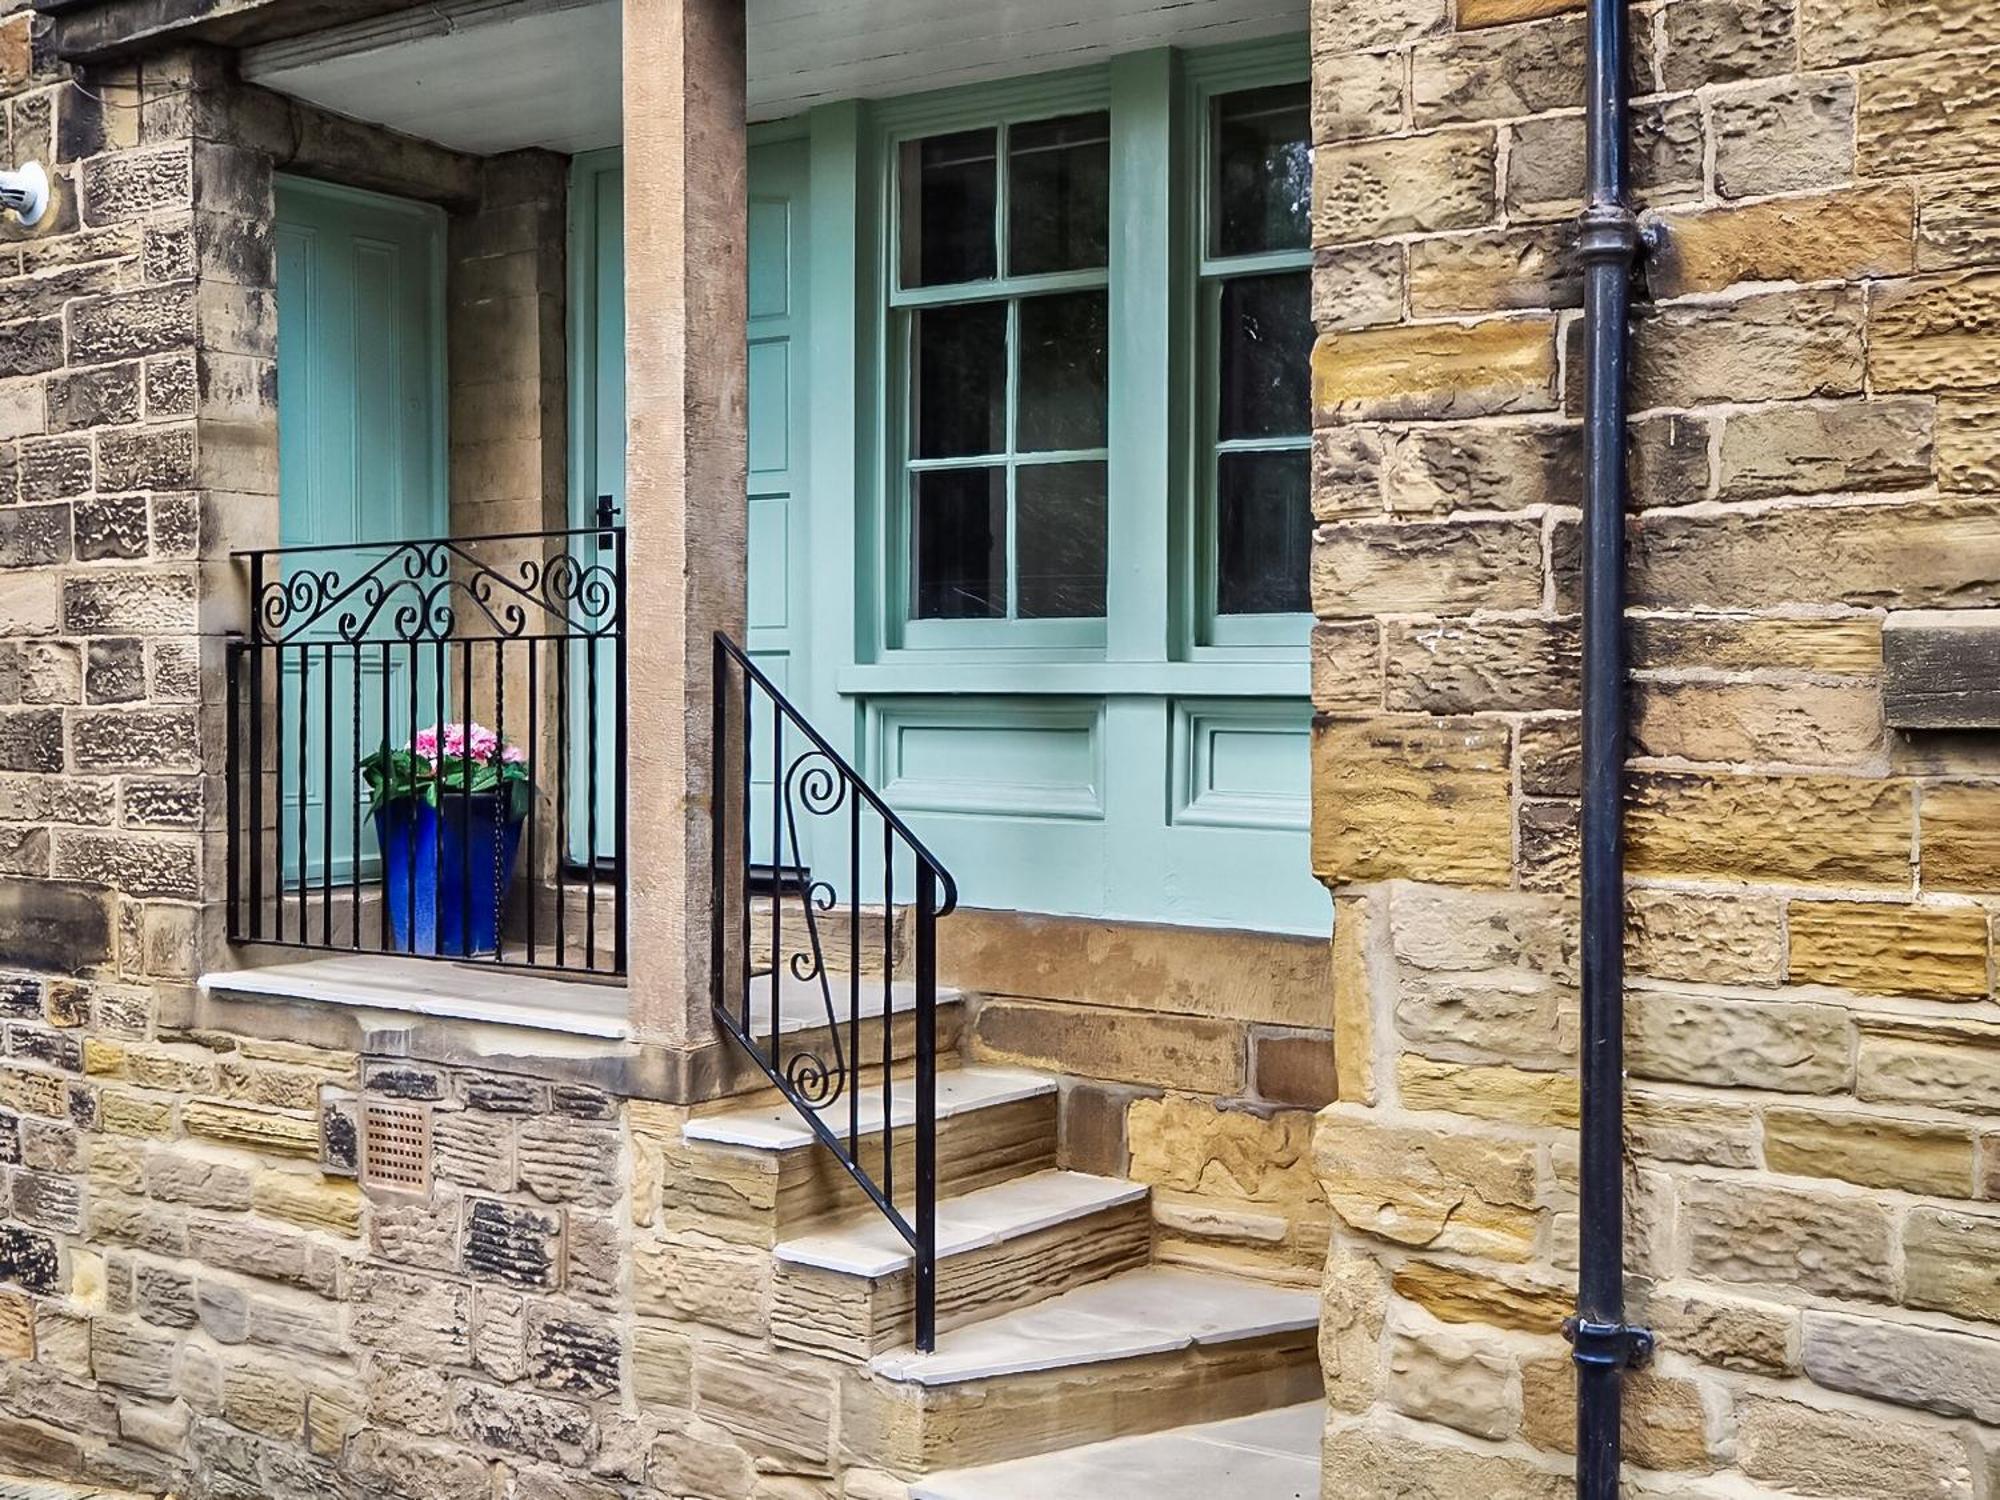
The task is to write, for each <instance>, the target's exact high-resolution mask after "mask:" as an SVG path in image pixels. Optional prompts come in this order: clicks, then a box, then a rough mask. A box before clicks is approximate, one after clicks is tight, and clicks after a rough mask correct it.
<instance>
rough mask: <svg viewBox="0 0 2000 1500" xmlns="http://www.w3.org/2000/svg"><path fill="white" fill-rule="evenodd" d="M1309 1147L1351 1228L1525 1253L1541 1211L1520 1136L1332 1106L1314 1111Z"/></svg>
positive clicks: (1449, 1247)
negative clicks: (1381, 1118) (1439, 1127)
mask: <svg viewBox="0 0 2000 1500" xmlns="http://www.w3.org/2000/svg"><path fill="white" fill-rule="evenodd" d="M1313 1154H1314V1162H1315V1164H1316V1168H1317V1171H1318V1173H1319V1178H1320V1182H1321V1185H1322V1187H1323V1188H1324V1189H1325V1192H1326V1196H1327V1201H1328V1202H1329V1203H1330V1204H1332V1206H1333V1210H1334V1212H1335V1213H1336V1214H1337V1215H1339V1217H1340V1219H1341V1221H1342V1222H1343V1223H1345V1224H1346V1225H1347V1226H1348V1227H1349V1228H1350V1229H1353V1230H1355V1231H1356V1232H1358V1233H1362V1234H1367V1235H1372V1236H1374V1237H1375V1238H1377V1239H1383V1240H1387V1241H1389V1242H1390V1243H1391V1244H1398V1245H1407V1246H1412V1247H1423V1248H1428V1249H1433V1250H1438V1251H1443V1252H1446V1253H1459V1254H1468V1255H1483V1256H1486V1257H1488V1258H1490V1259H1493V1260H1502V1261H1521V1260H1525V1259H1527V1257H1528V1255H1529V1253H1530V1250H1531V1247H1532V1245H1533V1243H1534V1239H1535V1234H1536V1230H1537V1226H1538V1224H1539V1219H1540V1216H1539V1214H1538V1212H1537V1211H1536V1209H1535V1206H1534V1205H1535V1195H1536V1188H1535V1184H1536V1177H1537V1152H1536V1147H1535V1145H1534V1143H1533V1141H1532V1140H1531V1139H1530V1138H1528V1137H1526V1136H1519V1137H1516V1136H1506V1135H1494V1136H1489V1135H1480V1136H1471V1135H1462V1134H1459V1135H1454V1134H1443V1133H1439V1132H1436V1131H1433V1130H1429V1129H1425V1128H1422V1127H1416V1126H1405V1125H1389V1124H1383V1123H1380V1122H1377V1121H1376V1120H1374V1119H1372V1118H1370V1117H1369V1116H1368V1114H1367V1112H1366V1111H1365V1110H1358V1109H1351V1108H1350V1107H1349V1106H1346V1105H1339V1104H1336V1105H1334V1106H1333V1107H1332V1108H1330V1109H1328V1110H1325V1111H1323V1112H1322V1113H1321V1114H1320V1116H1319V1125H1318V1128H1317V1130H1316V1132H1315V1135H1314V1140H1313Z"/></svg>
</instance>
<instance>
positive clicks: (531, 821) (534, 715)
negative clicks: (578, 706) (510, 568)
mask: <svg viewBox="0 0 2000 1500" xmlns="http://www.w3.org/2000/svg"><path fill="white" fill-rule="evenodd" d="M541 659H542V643H541V641H540V639H539V638H535V637H530V638H529V641H528V777H529V782H530V786H529V791H528V829H527V834H528V962H529V963H530V964H533V963H534V961H535V911H536V908H537V907H539V906H540V905H541V904H542V866H541V860H540V857H539V856H538V854H537V852H536V849H535V814H536V812H537V811H539V808H538V806H537V804H538V803H540V802H541V800H542V799H541V796H540V794H539V793H538V792H537V791H535V790H534V787H533V781H534V778H535V777H537V776H539V775H540V774H541V765H540V763H539V762H540V758H541V754H542V741H541V724H542V703H541V691H542V690H541V671H540V665H541ZM556 957H557V959H558V960H559V961H560V959H561V957H562V955H561V954H557V955H556Z"/></svg>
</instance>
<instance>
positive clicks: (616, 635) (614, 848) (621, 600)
mask: <svg viewBox="0 0 2000 1500" xmlns="http://www.w3.org/2000/svg"><path fill="white" fill-rule="evenodd" d="M611 546H612V561H613V563H614V567H613V569H612V574H613V576H614V577H615V578H616V579H617V582H618V597H617V599H616V600H614V601H613V603H612V608H611V628H612V636H611V668H612V671H613V672H614V673H615V674H616V676H617V681H616V683H615V684H614V685H613V688H612V692H613V695H614V699H615V701H614V704H613V711H612V722H613V723H614V724H615V725H616V726H617V729H616V735H617V745H616V755H617V759H616V761H615V762H614V763H613V765H612V767H611V785H612V787H613V807H612V818H613V820H614V821H613V825H612V835H611V900H612V917H613V920H614V922H615V923H616V926H614V927H613V929H612V933H611V967H612V968H613V969H614V970H615V971H616V972H618V973H620V974H623V973H624V972H625V859H626V854H627V852H628V851H627V848H626V843H625V830H626V828H627V826H628V824H627V820H626V817H625V789H626V787H627V786H628V785H629V784H630V779H631V778H630V773H629V771H628V770H627V767H626V757H627V755H628V754H629V751H630V748H631V737H630V735H629V733H628V729H629V725H628V723H627V710H628V708H629V705H630V701H631V700H630V697H629V694H628V690H627V687H626V683H625V528H624V527H622V526H621V527H619V528H618V529H617V530H616V531H614V532H613V533H612V534H611Z"/></svg>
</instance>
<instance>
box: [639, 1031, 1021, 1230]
mask: <svg viewBox="0 0 2000 1500" xmlns="http://www.w3.org/2000/svg"><path fill="white" fill-rule="evenodd" d="M937 1108H938V1138H937V1172H938V1190H939V1192H940V1194H957V1193H967V1192H972V1191H974V1190H975V1189H978V1188H983V1187H989V1186H991V1185H993V1184H994V1183H998V1182H1004V1181H1007V1180H1008V1179H1010V1178H1014V1177H1020V1176H1024V1175H1026V1174H1028V1173H1030V1172H1038V1171H1042V1170H1045V1169H1047V1168H1050V1167H1053V1166H1054V1165H1055V1164H1056V1085H1055V1080H1054V1079H1051V1078H1049V1077H1047V1076H1045V1075H1043V1074H1040V1073H1030V1072H1025V1071H1023V1070H1021V1069H1017V1068H951V1067H947V1068H946V1069H945V1070H944V1071H942V1072H940V1073H939V1074H938V1085H937ZM856 1114H857V1115H858V1122H854V1123H856V1126H857V1128H856V1133H857V1135H858V1137H859V1140H860V1147H861V1149H860V1153H859V1157H858V1159H859V1161H860V1164H861V1166H862V1167H863V1169H864V1170H866V1171H867V1172H868V1173H869V1175H870V1176H871V1177H872V1178H873V1179H874V1180H875V1181H876V1182H877V1183H881V1182H882V1180H883V1176H884V1160H885V1156H888V1154H889V1153H890V1152H893V1167H894V1171H893V1177H894V1184H893V1185H894V1189H895V1199H896V1201H897V1203H898V1204H899V1205H901V1206H903V1207H904V1208H905V1209H906V1210H907V1208H908V1206H909V1204H910V1203H911V1201H912V1197H913V1193H914V1189H915V1185H916V1149H917V1139H916V1131H915V1129H914V1128H913V1126H914V1125H915V1122H916V1095H915V1090H914V1086H913V1085H912V1084H911V1083H910V1082H909V1081H908V1080H907V1079H899V1080H898V1081H897V1082H896V1083H895V1085H894V1086H893V1089H892V1091H891V1101H890V1104H889V1107H888V1108H887V1109H886V1111H885V1109H884V1107H883V1101H882V1094H881V1088H880V1085H879V1083H878V1082H876V1081H875V1080H871V1079H864V1081H863V1086H862V1091H861V1096H860V1098H859V1100H858V1101H856ZM821 1118H822V1119H823V1120H824V1121H825V1123H826V1126H827V1128H828V1129H829V1130H832V1131H834V1132H835V1133H836V1134H837V1135H838V1136H840V1137H841V1138H842V1139H843V1140H845V1139H846V1138H847V1135H848V1131H849V1126H850V1123H851V1121H850V1116H849V1112H848V1101H847V1099H846V1098H845V1097H844V1096H843V1097H841V1098H839V1099H836V1100H834V1101H833V1102H832V1103H831V1104H829V1105H828V1106H827V1107H826V1108H825V1109H823V1110H822V1111H821ZM885 1120H886V1123H887V1127H888V1128H887V1130H886V1131H885V1129H884V1123H885ZM681 1137H682V1138H681V1143H680V1147H679V1150H678V1151H677V1152H676V1153H675V1155H674V1160H673V1161H671V1162H670V1163H669V1167H670V1170H669V1171H668V1172H667V1173H666V1180H665V1183H664V1184H663V1190H664V1194H665V1206H666V1210H667V1213H668V1217H669V1220H670V1222H679V1223H682V1224H684V1225H685V1226H686V1227H688V1228H690V1229H694V1230H698V1231H700V1232H701V1233H704V1234H710V1235H716V1236H719V1237H721V1238H724V1239H727V1240H731V1241H733V1242H735V1243H738V1244H754V1245H762V1246H764V1247H766V1248H769V1247H772V1246H775V1245H776V1244H777V1243H778V1242H779V1241H780V1240H784V1239H790V1238H794V1237H796V1236H798V1235H801V1234H804V1233H806V1232H807V1231H809V1230H811V1229H815V1228H820V1227H824V1226H826V1225H828V1224H829V1223H830V1222H832V1221H836V1220H839V1219H841V1218H842V1217H844V1216H847V1215H857V1216H858V1215H859V1214H860V1212H861V1211H862V1210H864V1209H868V1210H871V1211H873V1205H872V1204H870V1202H869V1200H868V1198H867V1197H866V1196H865V1195H864V1194H863V1193H862V1191H861V1189H860V1188H859V1187H858V1186H857V1185H856V1184H855V1182H854V1179H853V1178H852V1177H850V1176H849V1175H848V1173H847V1171H846V1169H845V1168H844V1167H842V1166H841V1164H840V1163H839V1161H837V1160H836V1159H835V1158H834V1155H833V1153H832V1152H831V1151H829V1150H827V1149H826V1148H825V1146H824V1145H823V1144H822V1143H821V1142H820V1140H819V1138H818V1136H816V1135H815V1134H814V1133H813V1131H812V1130H811V1128H810V1127H809V1126H808V1125H807V1124H806V1122H805V1121H804V1120H803V1119H802V1118H800V1116H799V1113H798V1111H797V1110H796V1109H794V1108H793V1107H792V1105H791V1104H790V1103H789V1102H788V1101H786V1100H784V1099H773V1098H769V1097H767V1098H766V1099H765V1100H763V1101H760V1102H759V1103H756V1104H753V1105H735V1106H733V1107H729V1108H725V1109H719V1110H715V1111H713V1112H710V1113H707V1114H702V1115H697V1116H695V1117H694V1118H693V1119H691V1120H689V1121H688V1122H687V1124H686V1125H685V1126H683V1127H682V1131H681Z"/></svg>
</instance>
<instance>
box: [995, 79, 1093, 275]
mask: <svg viewBox="0 0 2000 1500" xmlns="http://www.w3.org/2000/svg"><path fill="white" fill-rule="evenodd" d="M1110 219H1111V116H1110V115H1108V114H1106V113H1104V112H1103V111H1099V112H1097V113H1095V114H1088V115H1067V116H1064V117H1063V118H1061V119H1057V120H1034V121H1030V122H1028V123H1026V124H1022V125H1014V126H1011V127H1009V129H1008V131H1007V274H1008V275H1009V276H1039V275H1042V274H1044V273H1046V272H1051V271H1083V270H1090V269H1093V268H1095V267H1099V266H1102V265H1104V264H1106V262H1107V260H1108V259H1109V245H1110Z"/></svg>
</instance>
